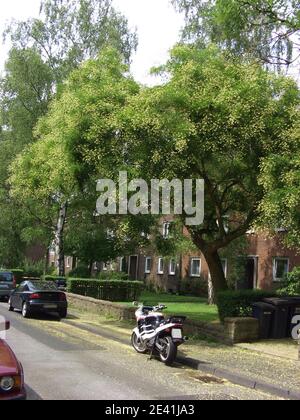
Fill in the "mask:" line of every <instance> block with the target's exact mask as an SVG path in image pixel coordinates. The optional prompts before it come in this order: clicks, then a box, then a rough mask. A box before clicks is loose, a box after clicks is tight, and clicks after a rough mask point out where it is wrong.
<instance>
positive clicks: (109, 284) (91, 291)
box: [67, 279, 144, 302]
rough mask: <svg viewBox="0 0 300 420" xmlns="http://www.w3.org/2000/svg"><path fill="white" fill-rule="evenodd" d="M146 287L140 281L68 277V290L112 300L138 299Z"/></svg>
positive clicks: (95, 297)
mask: <svg viewBox="0 0 300 420" xmlns="http://www.w3.org/2000/svg"><path fill="white" fill-rule="evenodd" d="M143 289H144V283H142V282H139V281H116V280H94V279H93V280H87V279H68V286H67V291H68V292H69V293H74V294H76V295H81V296H87V297H91V298H94V299H98V300H107V301H110V302H132V301H134V300H138V299H139V297H140V296H141V293H142V291H143Z"/></svg>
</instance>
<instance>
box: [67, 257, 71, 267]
mask: <svg viewBox="0 0 300 420" xmlns="http://www.w3.org/2000/svg"><path fill="white" fill-rule="evenodd" d="M66 267H67V268H70V267H71V258H70V257H67V261H66Z"/></svg>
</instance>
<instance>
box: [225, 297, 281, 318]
mask: <svg viewBox="0 0 300 420" xmlns="http://www.w3.org/2000/svg"><path fill="white" fill-rule="evenodd" d="M274 295H276V292H266V291H263V290H241V291H231V290H230V291H226V292H220V293H218V295H217V305H218V311H219V317H220V320H221V321H222V322H224V320H225V318H243V317H251V316H252V304H253V303H256V302H261V301H262V300H263V299H265V298H269V297H274Z"/></svg>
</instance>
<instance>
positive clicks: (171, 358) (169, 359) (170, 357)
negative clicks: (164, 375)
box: [159, 337, 178, 365]
mask: <svg viewBox="0 0 300 420" xmlns="http://www.w3.org/2000/svg"><path fill="white" fill-rule="evenodd" d="M159 344H160V345H162V346H163V347H164V349H163V350H162V351H161V352H159V357H160V360H161V361H162V362H163V363H165V364H166V365H172V364H173V363H174V362H175V360H176V357H177V350H178V349H177V346H176V345H175V344H174V343H173V340H172V338H171V337H164V338H163V339H161V340H160V343H159Z"/></svg>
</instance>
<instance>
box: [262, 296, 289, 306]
mask: <svg viewBox="0 0 300 420" xmlns="http://www.w3.org/2000/svg"><path fill="white" fill-rule="evenodd" d="M264 302H265V303H269V304H270V305H273V306H289V305H290V302H289V300H288V299H284V298H265V299H264Z"/></svg>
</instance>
